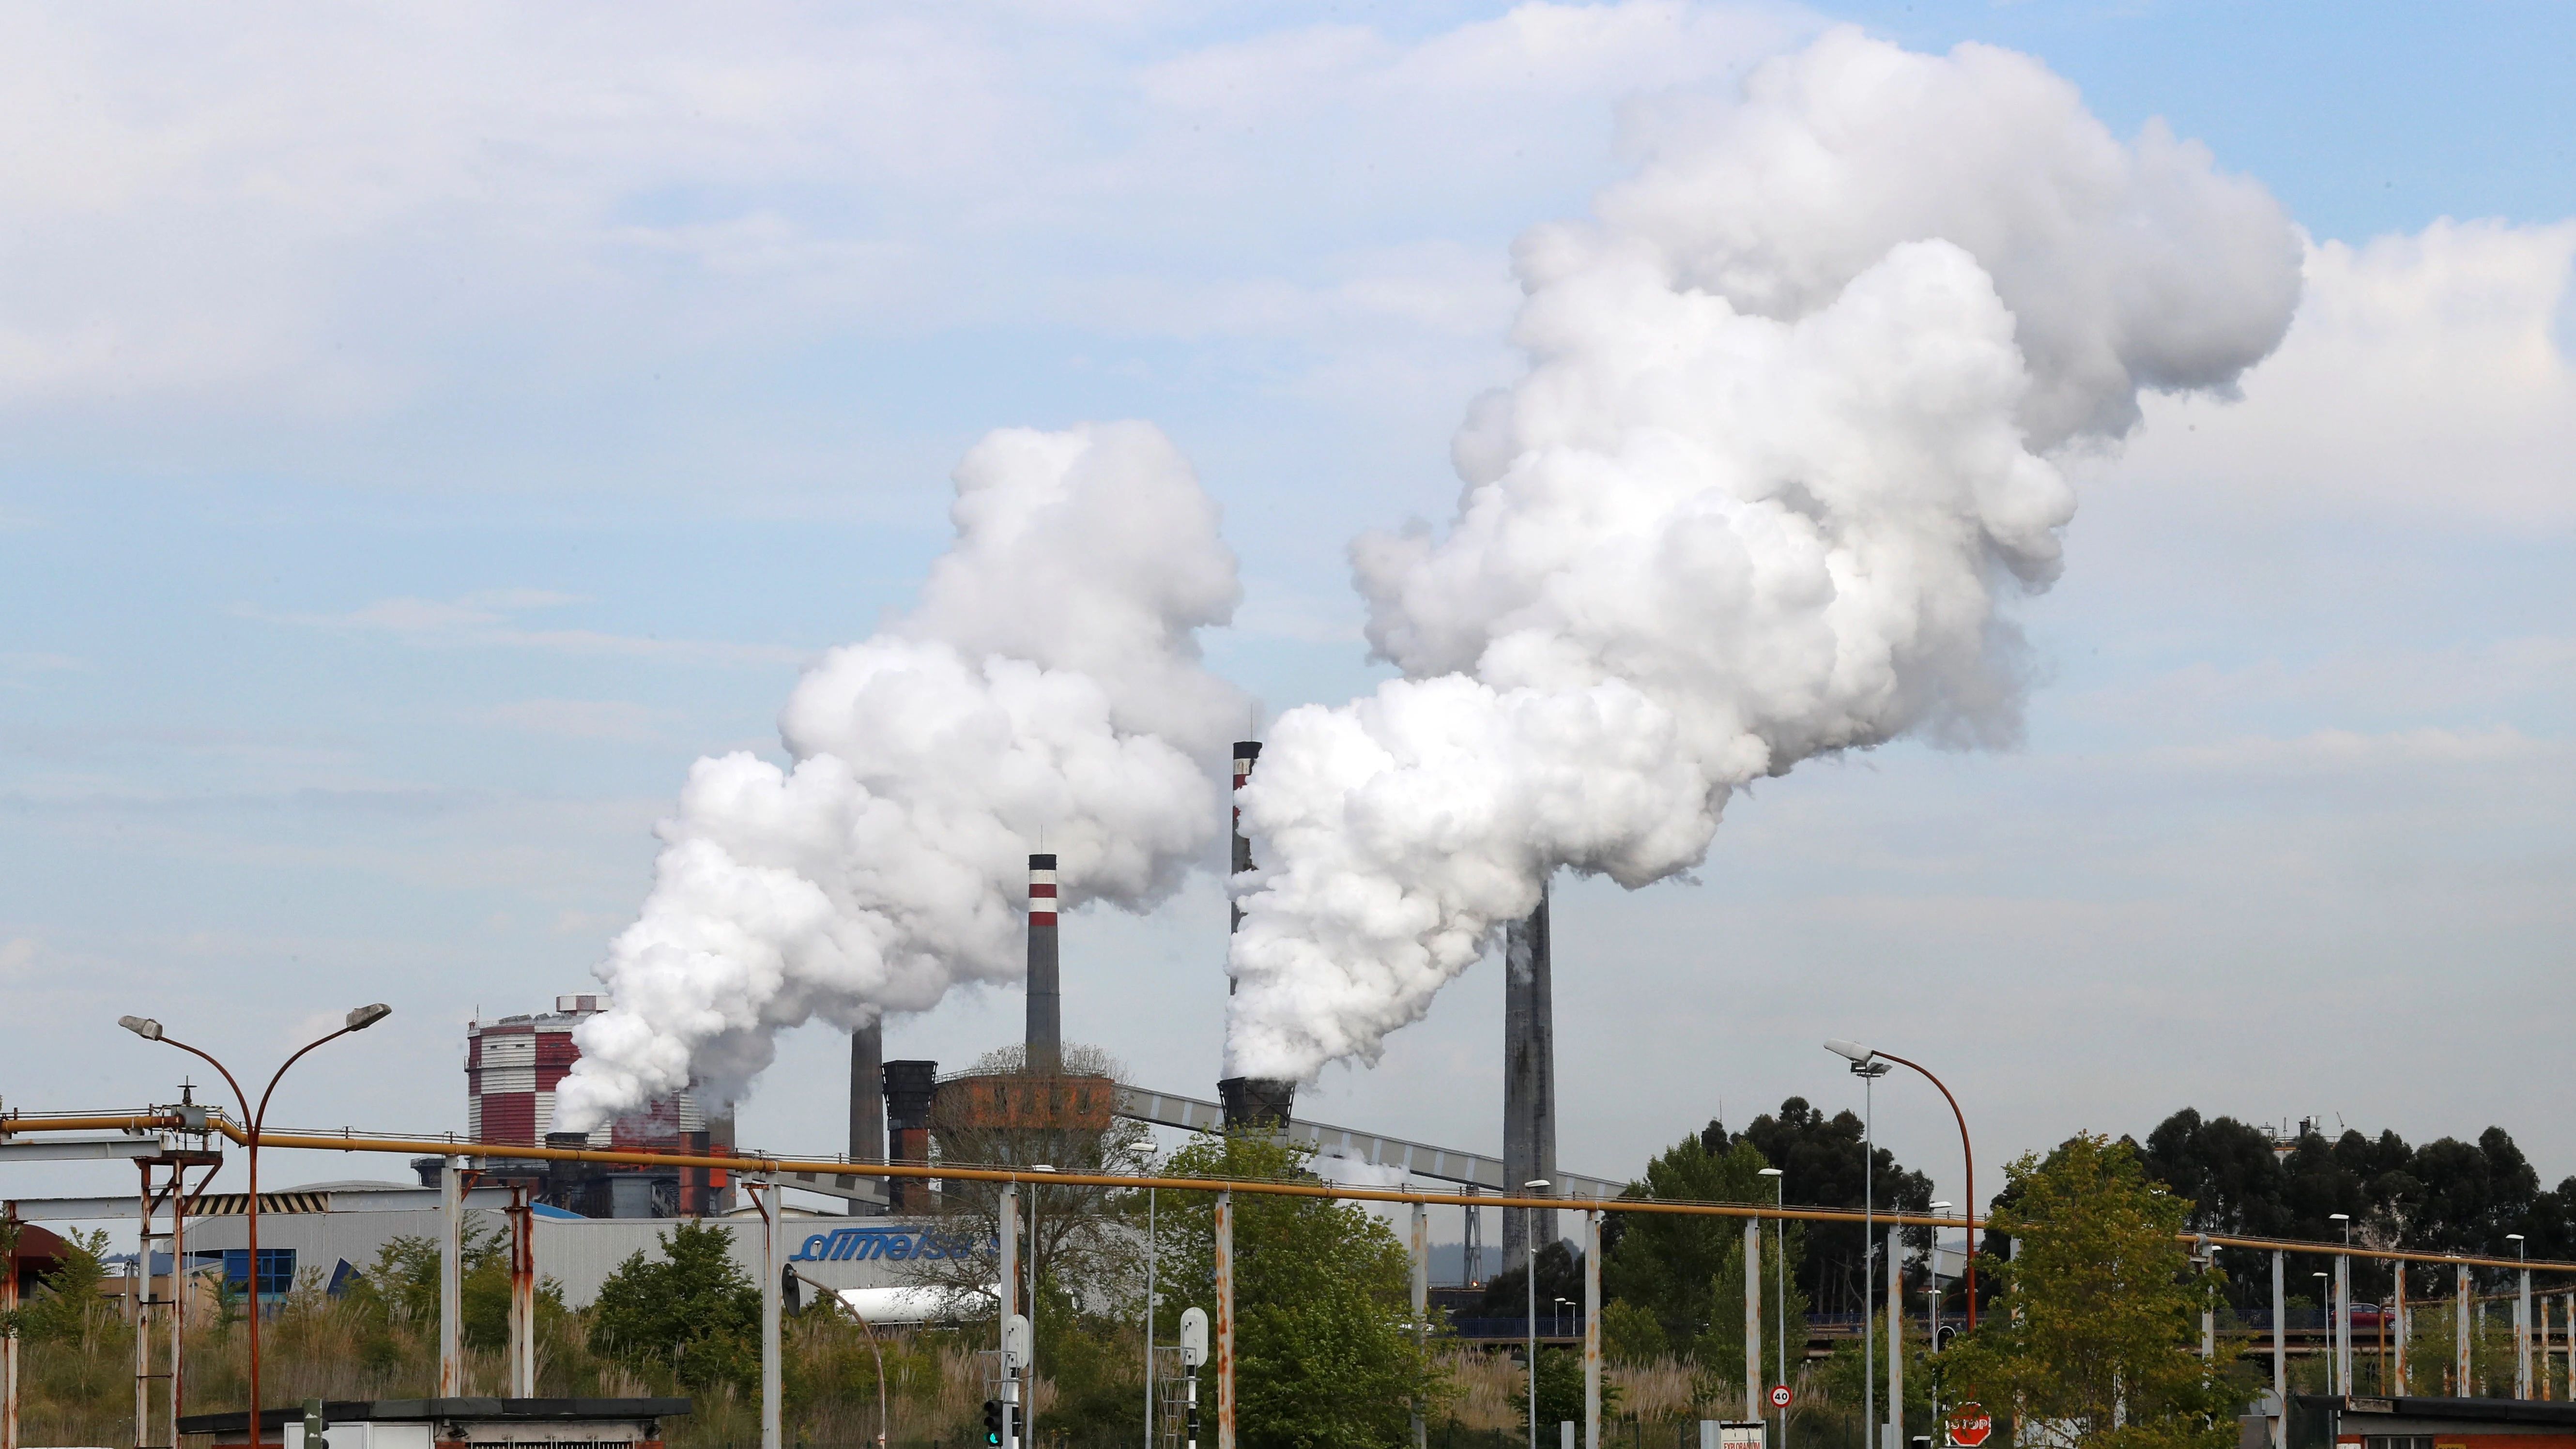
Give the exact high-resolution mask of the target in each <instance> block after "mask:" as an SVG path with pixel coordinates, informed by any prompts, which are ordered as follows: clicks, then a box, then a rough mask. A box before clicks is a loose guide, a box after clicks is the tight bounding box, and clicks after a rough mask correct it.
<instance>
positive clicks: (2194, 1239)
mask: <svg viewBox="0 0 2576 1449" xmlns="http://www.w3.org/2000/svg"><path fill="white" fill-rule="evenodd" d="M182 1125H183V1124H182V1123H181V1122H180V1121H179V1119H178V1118H177V1117H175V1116H158V1117H155V1116H133V1117H15V1116H13V1117H0V1137H6V1136H9V1135H11V1134H13V1133H18V1132H75V1131H80V1132H96V1131H125V1132H147V1131H173V1130H180V1129H181V1128H182ZM207 1127H208V1130H211V1131H215V1132H220V1133H222V1134H223V1135H224V1136H225V1137H227V1138H229V1139H230V1140H231V1141H232V1142H233V1143H235V1144H236V1145H242V1146H246V1145H248V1143H249V1141H250V1134H249V1133H248V1132H247V1131H245V1130H243V1129H242V1128H241V1127H240V1126H238V1125H237V1124H235V1123H234V1122H233V1121H232V1120H231V1119H230V1118H228V1117H225V1116H223V1115H221V1114H220V1113H210V1114H208V1123H207ZM191 1130H193V1129H191ZM259 1145H260V1146H262V1147H290V1148H300V1149H305V1150H309V1151H320V1152H401V1153H416V1154H423V1155H435V1156H440V1157H453V1156H460V1155H461V1156H478V1157H500V1158H509V1159H513V1160H518V1161H527V1160H530V1159H535V1160H540V1161H553V1162H605V1163H616V1164H621V1165H625V1166H634V1167H712V1168H717V1169H720V1170H723V1171H726V1172H758V1173H769V1174H780V1173H812V1174H815V1175H817V1176H823V1177H904V1178H946V1179H950V1180H953V1181H958V1182H1051V1183H1059V1184H1065V1185H1069V1186H1074V1187H1118V1188H1140V1187H1150V1188H1171V1189H1173V1190H1175V1191H1179V1192H1226V1191H1232V1192H1245V1193H1257V1194H1267V1195H1269V1196H1273V1197H1313V1198H1332V1199H1337V1200H1340V1201H1345V1202H1389V1203H1417V1202H1418V1203H1440V1204H1445V1205H1452V1206H1459V1207H1518V1208H1574V1209H1596V1208H1597V1209H1600V1210H1602V1211H1604V1212H1622V1213H1670V1214H1675V1215H1679V1216H1684V1217H1724V1218H1772V1219H1781V1218H1785V1219H1789V1220H1792V1221H1796V1222H1816V1223H1857V1222H1861V1221H1863V1218H1862V1215H1861V1214H1859V1213H1856V1212H1853V1211H1850V1210H1849V1209H1846V1208H1817V1207H1795V1208H1793V1207H1767V1208H1766V1207H1757V1206H1753V1205H1750V1204H1739V1203H1712V1202H1658V1201H1654V1200H1652V1199H1644V1198H1620V1197H1613V1198H1585V1197H1498V1196H1494V1195H1492V1194H1469V1193H1454V1192H1408V1191H1404V1190H1401V1189H1396V1188H1378V1187H1337V1186H1333V1185H1329V1184H1323V1183H1311V1182H1276V1181H1270V1180H1267V1179H1260V1178H1218V1177H1127V1176H1121V1175H1114V1174H1108V1173H1081V1172H1031V1171H1028V1170H1027V1169H1025V1168H1018V1169H1015V1168H1003V1167H963V1166H956V1167H952V1166H948V1165H946V1164H942V1165H939V1166H936V1167H933V1166H930V1165H927V1164H924V1163H914V1162H868V1163H853V1162H839V1161H809V1160H806V1159H803V1158H795V1157H698V1156H690V1155H687V1154H683V1153H674V1152H619V1151H616V1150H614V1149H603V1148H595V1147H578V1148H576V1147H521V1146H518V1145H516V1144H514V1143H505V1142H458V1141H453V1140H446V1139H441V1138H435V1137H421V1138H409V1137H376V1136H363V1137H362V1136H359V1135H358V1134H357V1133H356V1132H355V1131H354V1130H350V1129H343V1132H342V1135H340V1136H337V1137H322V1136H314V1135H311V1134H308V1133H283V1132H265V1133H262V1134H260V1139H259ZM790 1186H793V1184H790ZM1870 1220H1871V1221H1875V1222H1881V1223H1886V1224H1888V1225H1889V1226H1891V1227H1908V1228H1915V1227H1928V1228H1958V1227H1964V1228H1967V1229H1969V1230H1971V1231H1973V1230H1975V1229H1977V1228H1982V1227H1985V1226H1987V1224H1986V1223H1985V1222H1982V1221H1979V1220H1977V1219H1973V1218H1936V1217H1927V1216H1923V1215H1920V1214H1914V1213H1874V1214H1871V1215H1870ZM2174 1237H2175V1240H2176V1241H2178V1242H2185V1243H2195V1244H2196V1243H2201V1242H2207V1243H2210V1244H2212V1245H2214V1246H2216V1247H2221V1248H2259V1249H2263V1250H2266V1251H2269V1250H2272V1249H2279V1250H2281V1251H2284V1252H2293V1253H2306V1254H2310V1255H2312V1256H2319V1257H2351V1258H2369V1259H2374V1260H2377V1261H2380V1262H2402V1263H2455V1264H2465V1265H2467V1266H2469V1267H2474V1268H2531V1269H2535V1270H2541V1271H2547V1272H2558V1273H2576V1262H2569V1261H2562V1260H2559V1259H2554V1258H2533V1259H2531V1260H2530V1261H2528V1262H2525V1261H2523V1260H2521V1259H2518V1258H2478V1257H2465V1256H2459V1255H2454V1254H2445V1253H2416V1252H2407V1251H2404V1250H2401V1249H2395V1248H2366V1247H2362V1246H2360V1245H2358V1244H2355V1245H2353V1246H2350V1247H2346V1246H2345V1245H2343V1244H2341V1243H2309V1242H2302V1241H2300V1240H2298V1239H2295V1238H2245V1237H2233V1236H2227V1235H2222V1234H2218V1233H2176V1234H2175V1235H2174Z"/></svg>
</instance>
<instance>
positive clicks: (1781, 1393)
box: [1771, 1384, 1789, 1409]
mask: <svg viewBox="0 0 2576 1449" xmlns="http://www.w3.org/2000/svg"><path fill="white" fill-rule="evenodd" d="M1771 1407H1773V1408H1775V1409H1785V1408H1787V1407H1789V1386H1788V1385H1787V1384H1773V1385H1772V1386H1771Z"/></svg>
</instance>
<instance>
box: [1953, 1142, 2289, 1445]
mask: <svg viewBox="0 0 2576 1449" xmlns="http://www.w3.org/2000/svg"><path fill="white" fill-rule="evenodd" d="M2004 1173H2005V1177H2006V1178H2007V1180H2008V1182H2009V1184H2010V1186H2011V1188H2012V1189H2013V1191H2012V1192H2010V1194H2009V1196H2010V1199H2011V1201H2010V1203H2009V1205H2008V1206H2004V1207H1999V1208H1997V1209H1996V1211H1995V1213H1994V1215H1993V1216H1994V1221H1995V1224H1996V1226H1997V1228H1998V1229H1999V1230H2000V1231H2002V1232H2003V1233H2005V1234H2007V1235H2008V1236H2010V1237H2011V1238H2012V1240H2013V1258H2012V1260H2011V1261H2010V1262H2008V1263H2000V1264H1997V1265H1996V1266H1995V1267H1994V1268H1992V1269H1991V1270H1990V1271H1992V1272H1994V1273H1995V1274H1996V1276H1997V1277H1998V1278H1999V1279H2000V1280H2001V1290H2002V1291H2001V1293H2000V1295H1999V1296H1998V1298H1997V1300H1996V1303H1995V1306H1994V1309H1993V1311H1991V1312H1990V1314H1989V1316H1987V1317H1986V1319H1985V1320H1984V1322H1983V1323H1981V1324H1980V1325H1979V1327H1978V1330H1977V1332H1976V1333H1975V1334H1973V1335H1971V1336H1970V1337H1968V1338H1966V1339H1963V1340H1961V1341H1960V1342H1958V1343H1957V1344H1954V1345H1953V1346H1952V1348H1951V1350H1950V1352H1949V1353H1948V1354H1946V1355H1944V1358H1945V1360H1946V1362H1945V1363H1944V1369H1945V1375H1946V1382H1947V1384H1948V1386H1949V1396H1950V1397H1951V1398H1952V1399H1953V1400H1954V1401H1955V1400H1963V1399H1971V1398H1973V1399H1977V1400H1979V1401H1981V1402H1983V1403H1984V1404H1985V1405H1986V1407H1987V1408H1988V1410H1989V1411H1992V1412H2001V1411H2003V1410H2005V1409H2007V1408H2013V1409H2014V1410H2015V1411H2016V1412H2017V1413H2018V1414H2019V1415H2020V1416H2021V1433H2022V1435H2023V1438H2024V1442H2036V1443H2039V1444H2044V1445H2053V1446H2080V1449H2225V1446H2227V1445H2229V1444H2232V1443H2234V1442H2235V1439H2236V1420H2235V1413H2236V1407H2237V1406H2238V1405H2239V1404H2242V1403H2243V1402H2244V1400H2245V1397H2246V1395H2247V1391H2248V1388H2249V1387H2250V1386H2249V1385H2245V1384H2231V1383H2229V1382H2227V1381H2226V1380H2225V1379H2224V1378H2223V1377H2222V1376H2220V1375H2218V1374H2216V1373H2214V1372H2213V1371H2212V1370H2211V1368H2210V1366H2209V1365H2207V1364H2204V1363H2203V1362H2202V1361H2201V1359H2200V1356H2199V1354H2198V1352H2197V1349H2198V1345H2199V1336H2200V1312H2201V1308H2202V1306H2203V1305H2204V1304H2206V1303H2208V1302H2209V1301H2211V1299H2212V1297H2213V1296H2214V1295H2215V1294H2217V1293H2218V1291H2219V1290H2220V1287H2221V1279H2220V1278H2219V1276H2218V1275H2217V1274H2216V1273H2215V1272H2214V1271H2206V1270H2200V1269H2196V1268H2194V1267H2193V1265H2192V1263H2191V1260H2190V1257H2189V1254H2188V1253H2187V1251H2186V1250H2185V1248H2184V1246H2183V1244H2182V1243H2181V1242H2180V1241H2178V1240H2177V1239H2176V1237H2175V1234H2176V1233H2178V1232H2179V1231H2181V1229H2182V1226H2183V1223H2184V1221H2185V1220H2186V1218H2187V1217H2188V1215H2189V1214H2190V1211H2191V1204H2190V1203H2189V1202H2188V1201H2186V1200H2184V1199H2182V1198H2179V1197H2176V1196H2174V1195H2173V1194H2172V1193H2170V1192H2168V1191H2166V1190H2165V1189H2164V1188H2163V1187H2162V1186H2161V1185H2159V1184H2157V1183H2155V1182H2153V1181H2151V1180H2149V1178H2148V1177H2147V1174H2146V1172H2145V1169H2144V1167H2143V1165H2142V1164H2141V1163H2140V1161H2139V1157H2138V1153H2137V1150H2136V1148H2135V1147H2134V1146H2133V1145H2131V1144H2129V1143H2127V1142H2114V1141H2112V1140H2111V1139H2109V1138H2107V1137H2099V1136H2092V1135H2078V1136H2075V1137H2071V1138H2069V1139H2067V1140H2066V1141H2065V1142H2064V1143H2063V1144H2061V1145H2060V1146H2059V1147H2058V1148H2057V1150H2056V1151H2054V1152H2051V1153H2050V1154H2049V1155H2048V1157H2047V1158H2046V1159H2045V1160H2042V1159H2041V1158H2039V1157H2038V1156H2037V1155H2035V1154H2024V1155H2023V1156H2022V1157H2021V1158H2020V1159H2019V1160H2018V1161H2016V1162H2014V1163H2013V1164H2011V1165H2010V1166H2009V1167H2007V1168H2005V1169H2004Z"/></svg>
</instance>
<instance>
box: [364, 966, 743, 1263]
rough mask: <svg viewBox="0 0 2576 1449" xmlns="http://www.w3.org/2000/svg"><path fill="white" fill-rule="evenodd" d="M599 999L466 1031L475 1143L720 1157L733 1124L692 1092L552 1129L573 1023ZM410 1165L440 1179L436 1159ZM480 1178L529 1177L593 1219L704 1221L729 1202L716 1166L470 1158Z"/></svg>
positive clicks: (546, 1196)
mask: <svg viewBox="0 0 2576 1449" xmlns="http://www.w3.org/2000/svg"><path fill="white" fill-rule="evenodd" d="M607 1005H608V1003H607V999H606V998H605V997H600V996H588V995H582V996H558V997H556V998H555V1009H554V1010H553V1011H551V1012H538V1013H533V1014H530V1015H525V1016H505V1017H502V1018H500V1019H499V1020H497V1021H482V1020H476V1021H473V1022H470V1023H468V1024H467V1026H466V1029H465V1133H466V1136H468V1137H469V1138H471V1139H473V1140H474V1141H477V1142H483V1143H506V1144H508V1145H510V1146H513V1147H541V1146H552V1147H598V1148H610V1149H615V1150H619V1151H628V1152H655V1151H660V1152H674V1153H682V1154H687V1155H691V1156H701V1157H722V1156H726V1155H728V1154H730V1153H731V1152H732V1150H733V1120H732V1118H731V1117H730V1116H725V1115H715V1114H710V1113H708V1112H707V1111H706V1110H705V1109H704V1108H703V1107H702V1106H700V1104H699V1103H698V1100H697V1098H696V1097H695V1096H694V1095H693V1094H691V1093H689V1092H685V1091H682V1092H675V1093H672V1094H671V1095H669V1096H666V1097H656V1098H654V1099H653V1100H652V1101H650V1102H647V1103H646V1104H645V1105H644V1106H642V1107H640V1108H638V1109H636V1110H635V1111H632V1112H628V1113H626V1114H624V1115H622V1116H619V1117H617V1118H615V1119H613V1120H611V1121H609V1122H607V1123H604V1124H602V1125H601V1126H599V1127H597V1128H594V1129H593V1130H591V1131H590V1132H588V1133H585V1134H582V1135H579V1136H575V1135H573V1134H570V1133H563V1132H557V1131H555V1126H554V1118H555V1088H556V1086H557V1085H558V1084H560V1083H561V1082H562V1081H563V1079H564V1078H565V1077H566V1076H567V1075H569V1074H570V1073H571V1071H572V1064H573V1063H574V1062H576V1061H579V1060H580V1059H581V1048H580V1046H579V1045H577V1044H576V1043H575V1042H574V1040H573V1029H574V1028H575V1027H578V1026H579V1025H581V1023H582V1021H583V1020H584V1019H585V1018H587V1017H590V1016H592V1015H595V1014H597V1013H598V1012H601V1011H604V1010H606V1009H607ZM413 1166H414V1167H415V1168H416V1169H417V1170H418V1171H419V1173H420V1175H421V1178H420V1180H421V1182H422V1184H423V1185H424V1186H434V1185H436V1183H437V1181H438V1177H437V1173H438V1168H439V1159H437V1158H435V1157H424V1158H421V1159H418V1160H417V1161H416V1162H414V1164H413ZM475 1167H476V1170H477V1172H478V1173H479V1174H480V1177H481V1180H483V1181H487V1182H492V1183H496V1184H498V1183H509V1182H526V1183H528V1184H529V1185H530V1186H531V1187H532V1188H534V1189H535V1191H536V1193H537V1197H538V1200H539V1201H541V1202H544V1203H547V1204H549V1205H551V1206H554V1207H557V1208H561V1209H563V1210H565V1211H568V1212H572V1213H577V1214H579V1215H581V1216H583V1217H591V1218H679V1217H711V1216H719V1215H721V1214H724V1213H726V1212H730V1211H732V1209H733V1206H734V1193H733V1184H732V1182H731V1180H730V1175H729V1174H727V1173H726V1172H725V1171H724V1170H723V1169H721V1168H703V1167H696V1168H689V1167H669V1168H651V1167H637V1166H629V1165H610V1164H605V1163H548V1162H542V1161H537V1160H533V1159H531V1160H523V1161H512V1160H510V1159H506V1158H499V1157H490V1158H483V1159H479V1160H478V1161H477V1162H476V1164H475Z"/></svg>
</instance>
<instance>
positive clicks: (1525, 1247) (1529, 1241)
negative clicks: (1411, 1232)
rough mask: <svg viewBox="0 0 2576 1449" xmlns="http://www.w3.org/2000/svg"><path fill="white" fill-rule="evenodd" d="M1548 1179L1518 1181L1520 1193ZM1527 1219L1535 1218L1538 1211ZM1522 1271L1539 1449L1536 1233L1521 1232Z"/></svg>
mask: <svg viewBox="0 0 2576 1449" xmlns="http://www.w3.org/2000/svg"><path fill="white" fill-rule="evenodd" d="M1547 1189H1548V1181H1547V1179H1546V1178H1544V1177H1533V1178H1531V1179H1530V1180H1529V1181H1527V1182H1525V1183H1522V1184H1521V1191H1523V1192H1545V1191H1547ZM1530 1221H1531V1222H1532V1223H1536V1222H1537V1221H1538V1216H1537V1214H1535V1213H1533V1214H1531V1216H1530ZM1521 1244H1522V1247H1521V1274H1522V1276H1523V1277H1525V1278H1527V1279H1528V1280H1529V1282H1528V1283H1527V1284H1525V1285H1524V1286H1525V1287H1527V1288H1528V1289H1529V1449H1538V1234H1536V1233H1523V1234H1521Z"/></svg>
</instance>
